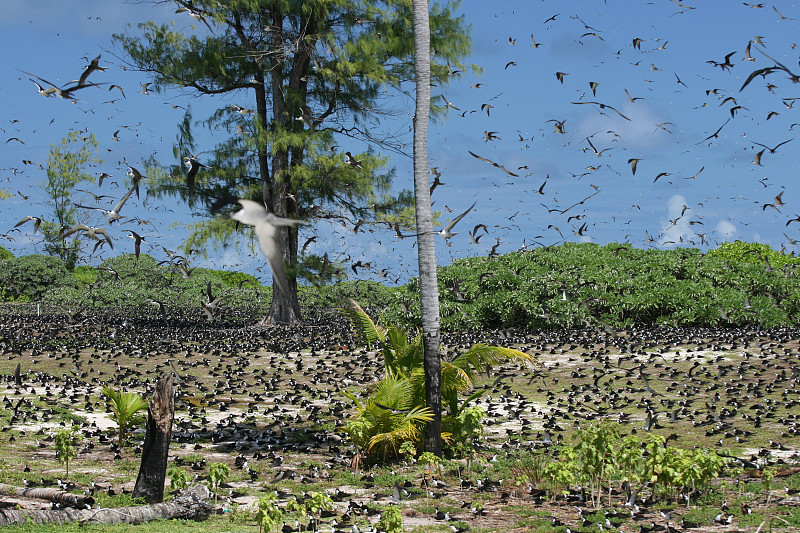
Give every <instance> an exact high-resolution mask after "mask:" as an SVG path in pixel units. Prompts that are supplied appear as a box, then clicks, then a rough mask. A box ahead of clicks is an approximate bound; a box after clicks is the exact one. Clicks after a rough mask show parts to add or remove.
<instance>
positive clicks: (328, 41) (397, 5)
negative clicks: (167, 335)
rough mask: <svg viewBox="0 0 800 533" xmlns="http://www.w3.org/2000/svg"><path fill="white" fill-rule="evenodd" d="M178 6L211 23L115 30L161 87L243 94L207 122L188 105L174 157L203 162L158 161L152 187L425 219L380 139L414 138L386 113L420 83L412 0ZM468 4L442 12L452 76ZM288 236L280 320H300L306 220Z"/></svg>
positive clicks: (441, 37) (222, 227)
mask: <svg viewBox="0 0 800 533" xmlns="http://www.w3.org/2000/svg"><path fill="white" fill-rule="evenodd" d="M175 4H176V6H177V7H178V9H179V10H184V11H188V12H189V14H190V15H192V17H193V18H195V19H196V20H197V21H198V24H197V25H195V26H194V27H193V28H194V31H193V33H191V34H189V33H184V32H179V31H176V30H174V29H173V28H172V27H170V26H167V25H157V24H155V23H153V22H150V23H147V24H143V25H141V26H140V27H139V30H140V31H141V33H140V35H133V34H130V33H129V34H122V35H115V40H116V42H117V43H118V44H119V45H120V46H121V47H122V48H123V50H124V52H125V54H126V55H127V57H128V59H129V61H130V63H131V66H132V68H135V69H138V70H141V71H143V72H146V73H148V74H149V75H150V77H151V79H152V87H153V90H155V91H164V90H166V89H168V88H180V89H182V90H184V91H187V92H189V93H194V94H197V95H208V96H210V95H220V94H226V95H228V96H229V99H228V101H229V102H234V103H230V104H226V105H224V106H222V107H220V108H219V109H217V110H216V112H214V113H213V114H212V115H211V116H209V117H205V118H204V119H202V120H199V121H198V120H195V119H194V117H193V115H192V113H191V110H187V111H186V114H185V116H184V119H183V122H182V123H181V125H180V128H179V130H180V133H179V135H178V138H177V142H176V144H175V146H174V156H175V157H176V159H177V160H178V161H181V162H183V163H185V164H187V166H189V171H188V172H187V171H185V170H184V169H183V168H182V167H181V165H180V163H179V164H172V165H169V164H168V163H167V162H162V161H156V160H155V159H153V160H151V161H150V164H149V165H148V171H147V173H148V175H149V194H151V195H155V196H157V197H160V196H164V195H171V196H179V197H181V198H182V199H184V200H186V201H187V202H188V204H189V206H190V207H191V208H192V209H193V210H195V212H196V213H200V214H204V215H209V214H211V213H212V206H213V205H214V203H215V202H216V201H217V200H218V199H220V198H222V197H226V196H231V195H233V196H238V197H242V198H250V199H254V200H261V201H263V202H264V204H265V205H266V206H267V209H268V211H269V212H273V213H275V214H277V215H279V216H283V217H289V218H297V219H303V220H306V221H309V222H313V221H315V220H319V219H332V220H335V221H339V222H342V223H344V224H346V225H353V226H355V225H356V224H357V223H358V221H363V222H362V223H366V224H375V225H383V226H385V227H391V225H392V224H393V222H395V221H398V220H400V219H402V220H407V221H409V222H410V221H411V213H412V211H413V208H412V196H411V194H410V193H409V192H407V191H403V192H400V193H399V194H393V191H392V187H391V178H392V172H391V170H388V171H387V170H385V169H383V167H384V166H385V164H386V159H385V158H383V157H381V156H380V155H379V154H377V153H375V151H374V149H375V148H378V149H386V150H394V151H399V152H404V151H405V149H406V145H405V144H404V142H403V138H402V137H398V136H397V132H391V131H386V130H385V128H384V127H383V126H382V123H381V119H382V118H384V117H387V116H391V115H394V114H397V113H399V112H401V111H402V109H401V107H400V106H399V105H398V104H397V103H396V102H397V101H398V100H397V99H391V98H388V96H389V92H388V91H389V90H393V91H396V92H397V93H398V94H406V93H407V91H408V90H409V87H410V84H411V82H412V81H413V74H414V64H413V49H414V46H413V44H414V43H413V38H412V5H411V1H410V0H380V1H378V0H355V1H353V0H302V1H301V0H231V1H226V2H224V3H221V2H217V1H216V0H200V1H196V2H185V1H183V0H175ZM456 6H457V4H456V3H455V2H446V3H444V4H437V5H434V6H433V8H432V9H431V11H430V21H431V49H432V51H433V54H432V55H433V60H432V65H431V81H432V83H434V84H436V85H439V86H441V85H443V84H446V83H447V82H448V80H449V79H450V78H451V77H453V76H457V75H458V73H459V71H460V70H463V69H464V68H465V67H464V65H462V64H461V62H460V61H461V59H462V58H463V57H465V56H466V55H467V54H468V53H469V51H470V45H471V40H470V37H469V32H468V27H467V26H466V25H465V24H464V22H463V19H462V18H461V17H457V16H454V15H453V9H454V8H455V7H456ZM400 101H402V100H400ZM434 101H435V100H434ZM445 111H446V106H442V107H436V108H434V112H438V113H440V114H442V113H444V112H445ZM198 125H199V126H202V127H206V128H208V129H209V130H210V131H212V132H214V135H215V136H217V138H218V139H220V140H219V141H218V142H217V144H216V145H215V146H200V145H198V144H197V142H196V140H195V135H194V133H195V131H194V128H196V127H197V126H198ZM337 143H339V144H338V145H337ZM348 145H349V146H348ZM363 146H367V149H366V150H363V151H362V152H361V153H357V149H358V148H356V147H363ZM225 214H226V212H225V211H223V212H221V213H220V214H219V215H217V216H215V217H213V218H208V219H206V220H204V221H203V222H201V223H198V224H196V225H195V226H194V227H193V228H192V234H191V236H190V238H189V240H188V242H187V243H186V246H187V247H194V248H200V249H208V247H210V246H215V245H218V244H221V243H226V242H228V241H229V240H230V239H231V238H232V237H233V234H234V232H235V231H236V226H235V223H234V221H232V220H230V219H229V218H228V217H227V216H225ZM398 217H400V218H398ZM402 217H405V218H402ZM312 227H313V226H312ZM279 240H280V245H281V248H282V252H283V257H284V260H285V262H286V263H287V264H288V265H289V269H288V272H289V280H288V281H289V285H290V289H291V292H292V294H290V295H283V294H281V292H280V291H274V294H273V297H274V299H273V306H272V308H271V310H270V319H271V320H274V321H279V322H291V321H295V320H298V319H299V306H298V305H297V294H296V287H297V285H296V271H297V270H296V268H295V267H294V265H296V264H297V262H298V259H301V258H302V255H303V254H302V253H301V251H300V250H298V248H299V247H298V233H297V230H296V229H294V228H282V229H281V231H280V239H279ZM309 255H311V254H309ZM316 259H317V260H319V257H318V256H317V257H316ZM323 264H324V262H323Z"/></svg>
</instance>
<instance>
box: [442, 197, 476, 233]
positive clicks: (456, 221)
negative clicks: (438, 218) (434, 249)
mask: <svg viewBox="0 0 800 533" xmlns="http://www.w3.org/2000/svg"><path fill="white" fill-rule="evenodd" d="M476 203H478V202H477V201H475V202H473V203H472V205H471V206H469V208H468V209H467V210H466V211H464V212H463V213H461V214H460V215H458V216H457V217H456V218H454V219H453V220H451V221H450V223H449V224H448V225H447V226H446V227H445V228H444V229H443V230H441V231H437V232H435V233H436V234H437V235H441V236H442V237H444V238H445V240H448V239H450V238H452V237H453V236H454V235H457V234H456V233H452V232H451V231H450V230H452V229H453V227H454V226H455V225H456V224H458V221H459V220H461V219H462V218H464V217H465V216H467V213H469V212H470V211H472V208H473V207H475V204H476Z"/></svg>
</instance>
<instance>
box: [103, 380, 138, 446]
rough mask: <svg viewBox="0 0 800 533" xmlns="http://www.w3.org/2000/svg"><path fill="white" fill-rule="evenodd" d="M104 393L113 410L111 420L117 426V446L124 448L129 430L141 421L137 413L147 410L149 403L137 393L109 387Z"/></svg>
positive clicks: (106, 387) (105, 387) (104, 388)
mask: <svg viewBox="0 0 800 533" xmlns="http://www.w3.org/2000/svg"><path fill="white" fill-rule="evenodd" d="M102 392H103V396H105V397H106V399H107V401H108V406H109V408H111V420H113V421H114V422H115V423H116V424H117V439H118V440H117V444H118V445H119V447H120V448H122V444H123V442H124V439H125V435H126V433H127V432H128V428H129V427H130V426H131V425H133V424H134V423H136V422H138V421H139V420H140V419H141V417H137V413H138V412H139V411H142V410H144V409H147V401H146V400H145V399H144V398H142V396H141V395H140V394H138V393H136V392H123V391H116V390H114V389H112V388H111V387H109V386H108V385H106V386H104V387H103V391H102Z"/></svg>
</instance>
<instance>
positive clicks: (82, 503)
mask: <svg viewBox="0 0 800 533" xmlns="http://www.w3.org/2000/svg"><path fill="white" fill-rule="evenodd" d="M0 493H3V494H14V495H16V496H22V497H23V498H33V499H35V500H47V501H49V502H53V503H57V504H59V505H61V506H62V507H77V508H79V509H84V508H86V507H87V506H89V507H91V506H92V505H93V504H94V498H92V497H91V496H84V495H82V494H72V493H71V492H66V491H63V490H59V489H53V488H49V487H38V488H32V489H25V488H22V487H15V486H13V485H6V484H5V483H0Z"/></svg>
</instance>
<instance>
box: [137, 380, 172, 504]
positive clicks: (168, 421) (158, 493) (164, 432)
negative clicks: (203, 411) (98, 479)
mask: <svg viewBox="0 0 800 533" xmlns="http://www.w3.org/2000/svg"><path fill="white" fill-rule="evenodd" d="M173 394H174V387H173V384H172V375H171V374H168V375H167V376H163V377H161V378H160V379H159V380H158V383H156V389H155V391H154V392H153V400H152V401H151V402H150V405H149V406H148V407H147V433H145V436H144V447H143V450H142V462H141V464H140V465H139V475H138V477H137V478H136V486H135V487H134V489H133V497H134V498H144V500H145V501H146V502H147V503H160V502H162V501H164V480H165V479H166V477H167V457H168V455H169V442H170V439H171V438H172V420H173V418H174V416H175V400H174V397H173Z"/></svg>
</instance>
